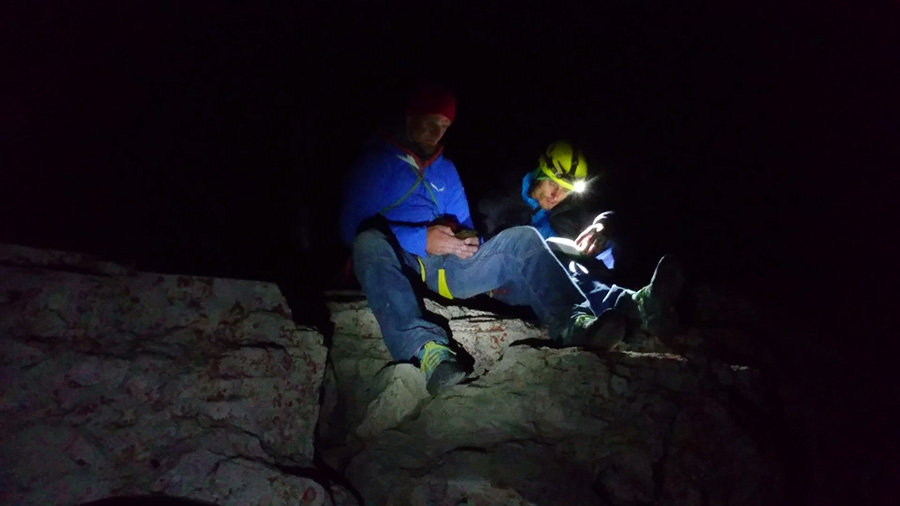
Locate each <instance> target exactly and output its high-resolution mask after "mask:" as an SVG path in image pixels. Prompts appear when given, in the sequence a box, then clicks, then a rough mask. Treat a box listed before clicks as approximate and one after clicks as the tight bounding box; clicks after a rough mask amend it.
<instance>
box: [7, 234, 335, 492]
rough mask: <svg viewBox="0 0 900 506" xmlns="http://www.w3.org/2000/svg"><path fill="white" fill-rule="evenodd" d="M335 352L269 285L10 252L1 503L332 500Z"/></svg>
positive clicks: (34, 252)
mask: <svg viewBox="0 0 900 506" xmlns="http://www.w3.org/2000/svg"><path fill="white" fill-rule="evenodd" d="M326 353H327V350H326V348H325V347H324V346H323V344H322V336H321V335H320V334H319V333H318V332H316V331H315V330H311V329H304V328H298V327H297V326H295V325H294V323H293V321H292V320H291V318H290V312H289V310H288V308H287V305H286V304H285V302H284V299H283V298H282V297H281V294H280V293H279V291H278V288H277V287H276V286H274V285H272V284H267V283H260V282H255V281H243V280H233V279H212V278H200V277H192V276H172V275H160V274H151V273H140V272H133V271H132V270H130V269H127V268H124V267H121V266H118V265H116V264H111V263H108V262H103V261H100V260H97V259H93V258H91V257H89V256H86V255H79V254H73V253H65V252H52V251H40V250H31V249H28V248H21V247H15V246H3V247H0V379H2V382H0V425H2V427H3V428H4V431H5V432H6V434H5V437H4V438H3V439H2V442H0V473H2V477H0V483H2V487H0V495H2V497H0V502H2V503H3V504H23V505H27V504H35V505H37V504H40V505H45V504H59V505H66V504H78V503H83V502H88V501H92V500H97V499H102V498H104V497H110V496H116V495H127V494H148V493H154V494H164V495H167V496H177V497H185V498H193V499H197V500H203V501H211V502H214V503H217V504H235V505H238V504H241V505H244V504H316V505H319V504H332V498H331V496H330V494H329V491H328V490H326V488H327V486H328V485H329V484H328V483H327V481H326V482H324V483H322V482H320V481H317V480H316V479H313V478H310V477H306V476H303V473H301V472H297V471H296V470H297V469H304V468H309V467H311V466H312V465H313V457H314V441H313V436H314V428H315V425H316V423H317V419H318V414H319V393H320V386H321V382H322V377H323V372H324V365H325V358H326ZM345 503H346V504H350V503H349V502H345Z"/></svg>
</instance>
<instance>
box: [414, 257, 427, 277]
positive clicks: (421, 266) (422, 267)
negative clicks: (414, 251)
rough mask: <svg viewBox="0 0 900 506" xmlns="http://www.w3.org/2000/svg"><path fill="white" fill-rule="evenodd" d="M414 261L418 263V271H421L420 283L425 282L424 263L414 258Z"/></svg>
mask: <svg viewBox="0 0 900 506" xmlns="http://www.w3.org/2000/svg"><path fill="white" fill-rule="evenodd" d="M416 260H418V261H419V270H420V271H422V282H423V283H424V282H425V262H423V261H422V259H421V258H419V257H416Z"/></svg>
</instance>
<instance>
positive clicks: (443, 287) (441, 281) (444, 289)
mask: <svg viewBox="0 0 900 506" xmlns="http://www.w3.org/2000/svg"><path fill="white" fill-rule="evenodd" d="M416 260H418V261H419V272H421V273H422V282H423V283H425V262H423V261H422V258H421V257H416ZM437 282H438V293H439V294H440V295H441V297H446V298H448V299H452V298H453V294H452V293H450V287H449V286H447V272H446V271H444V269H438V279H437Z"/></svg>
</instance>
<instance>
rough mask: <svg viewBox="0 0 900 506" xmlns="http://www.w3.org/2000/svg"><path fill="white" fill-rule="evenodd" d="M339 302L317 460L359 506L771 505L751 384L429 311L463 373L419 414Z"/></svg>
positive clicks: (361, 307) (692, 343)
mask: <svg viewBox="0 0 900 506" xmlns="http://www.w3.org/2000/svg"><path fill="white" fill-rule="evenodd" d="M347 295H348V294H345V297H344V298H345V300H335V301H334V302H333V303H332V305H331V310H332V314H333V317H334V321H335V323H336V334H335V336H334V343H333V346H332V349H331V355H330V368H329V374H328V376H327V379H326V390H327V391H328V392H329V394H328V395H327V396H326V403H325V405H324V406H323V412H322V414H323V423H322V424H321V425H320V430H321V431H323V433H322V434H321V436H322V438H321V441H322V446H321V448H320V449H321V451H322V453H323V456H324V458H325V459H326V461H328V462H329V463H330V465H332V466H334V467H335V468H337V469H340V470H341V471H342V472H343V473H345V474H346V476H347V478H348V479H349V480H350V481H351V482H352V483H353V484H354V485H355V486H356V487H357V488H358V490H359V491H360V493H361V494H362V495H363V497H364V499H365V503H366V504H377V505H381V504H391V505H394V504H396V505H406V504H477V505H494V504H496V505H501V504H503V505H508V504H521V505H526V504H527V505H544V504H585V505H588V504H590V505H597V504H610V505H632V504H688V505H692V504H697V505H703V504H779V503H781V502H782V499H783V497H784V490H785V484H784V479H785V478H784V477H785V471H786V470H785V469H784V458H783V457H784V456H783V455H782V449H781V448H779V446H778V443H777V442H778V439H777V438H772V437H771V433H770V432H771V430H772V427H771V425H773V424H774V425H775V426H777V424H778V423H779V421H778V418H777V413H775V412H773V411H772V406H771V404H772V399H770V398H768V397H767V395H768V394H767V393H766V390H765V388H764V386H763V384H762V381H761V376H760V372H759V371H758V370H756V369H753V368H750V367H746V366H743V365H741V364H728V363H726V362H723V361H720V360H709V359H702V358H699V357H692V356H691V355H690V354H689V355H688V356H689V357H690V358H686V357H685V356H682V355H677V354H673V353H660V352H652V351H648V350H651V349H656V350H657V351H658V350H662V349H663V348H665V347H664V346H663V345H662V343H660V342H659V341H658V340H654V339H650V340H643V339H642V340H635V341H633V342H631V343H626V344H624V345H623V346H620V349H619V350H618V351H613V352H609V353H604V354H599V355H598V354H595V353H590V352H587V351H584V350H581V349H577V348H569V349H554V348H552V347H547V346H542V345H541V344H542V341H541V340H542V339H545V338H546V335H545V334H544V333H543V332H542V331H541V330H540V329H539V328H536V327H534V326H532V325H529V324H527V323H525V322H522V321H521V320H509V319H503V318H500V317H498V316H497V315H493V314H490V313H486V312H483V311H477V310H473V309H468V308H464V307H458V306H452V307H443V306H440V305H438V304H436V303H434V302H432V301H426V303H427V308H428V309H429V310H430V311H431V312H433V313H435V314H437V315H440V316H442V317H443V318H445V319H446V320H447V323H448V326H449V328H450V329H451V332H452V335H453V337H454V338H455V340H457V341H458V342H459V344H460V345H461V346H462V347H463V348H464V349H465V350H466V351H467V352H469V354H471V355H472V356H473V358H474V364H475V365H474V373H473V376H472V377H471V378H470V379H469V380H468V381H467V382H465V383H464V384H462V385H459V386H457V387H454V388H452V389H450V390H448V391H447V392H445V393H443V394H441V395H440V396H438V397H437V398H434V399H431V398H429V397H428V396H427V394H426V392H425V388H424V380H423V378H422V375H421V373H419V372H418V370H417V369H416V368H415V367H414V366H412V365H410V364H390V365H387V364H388V363H389V361H390V356H389V355H388V353H387V350H386V349H385V348H384V346H383V344H382V343H381V339H380V336H379V332H378V327H377V324H376V323H375V321H374V318H373V317H372V314H371V312H370V311H368V309H367V307H366V303H365V301H364V300H362V299H360V298H357V299H356V300H347V299H349V297H348V296H347ZM332 299H333V300H334V299H335V297H332ZM719 334H721V333H719ZM704 337H705V338H706V339H709V337H710V336H709V335H708V333H707V335H705V336H704V333H701V332H699V331H695V332H692V333H688V334H686V335H683V336H680V338H679V339H678V340H677V343H676V344H679V345H682V347H683V348H685V349H691V347H693V348H696V347H697V346H698V345H699V343H702V342H703V341H704ZM732 340H733V341H740V339H737V338H734V339H732ZM516 341H519V344H515V345H513V343H514V342H516ZM544 343H545V344H546V342H544ZM634 350H643V351H634Z"/></svg>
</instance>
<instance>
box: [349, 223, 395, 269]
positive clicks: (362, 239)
mask: <svg viewBox="0 0 900 506" xmlns="http://www.w3.org/2000/svg"><path fill="white" fill-rule="evenodd" d="M385 255H390V256H396V255H395V254H394V249H393V247H392V246H391V243H390V242H389V241H388V238H387V237H385V235H384V232H382V231H380V230H375V229H369V230H363V231H362V232H360V233H359V234H357V235H356V237H355V238H354V239H353V262H354V263H357V264H359V263H362V262H365V260H366V259H368V258H376V257H381V256H385Z"/></svg>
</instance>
